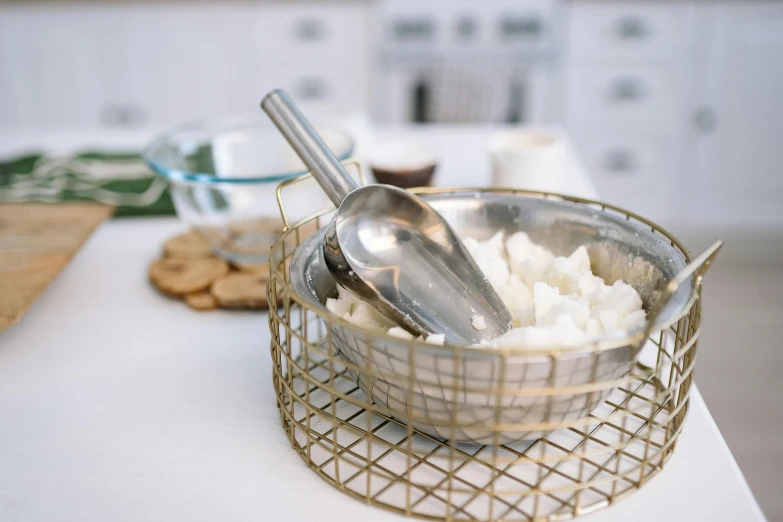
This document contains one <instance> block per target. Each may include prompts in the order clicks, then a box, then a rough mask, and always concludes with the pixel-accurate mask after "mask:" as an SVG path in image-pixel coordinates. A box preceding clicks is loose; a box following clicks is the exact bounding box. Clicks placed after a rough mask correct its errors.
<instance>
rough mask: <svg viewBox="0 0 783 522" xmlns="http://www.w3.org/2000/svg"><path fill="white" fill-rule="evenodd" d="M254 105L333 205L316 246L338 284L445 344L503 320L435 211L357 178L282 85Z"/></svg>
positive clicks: (479, 336) (494, 332)
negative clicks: (442, 337)
mask: <svg viewBox="0 0 783 522" xmlns="http://www.w3.org/2000/svg"><path fill="white" fill-rule="evenodd" d="M261 108H262V109H263V110H264V111H265V112H266V113H267V114H268V115H269V118H270V119H271V120H272V121H273V122H274V123H275V125H276V126H277V128H278V129H279V130H280V132H281V133H282V134H283V136H284V137H285V138H286V140H287V141H288V143H289V144H290V145H291V147H292V148H293V149H294V151H295V152H296V153H297V154H298V155H299V157H300V158H301V159H302V161H303V162H304V164H305V165H306V166H307V168H308V169H310V170H311V171H312V172H313V175H314V177H315V179H316V180H317V181H318V183H319V184H320V185H321V188H322V189H323V190H324V192H326V194H327V196H329V198H330V199H331V200H332V202H333V203H334V204H335V205H336V206H337V207H338V209H337V213H336V214H335V216H334V218H333V219H332V222H331V223H330V224H329V226H328V227H327V229H326V234H325V236H324V245H323V252H324V260H325V261H326V265H327V266H328V267H329V271H330V272H331V273H332V276H333V277H334V278H335V280H336V281H337V283H338V284H339V285H340V286H342V287H344V288H346V289H347V290H349V291H350V292H351V293H353V294H354V295H356V296H357V297H359V298H360V299H362V300H363V301H365V302H367V303H368V304H370V305H371V306H373V307H374V308H375V309H377V310H378V311H379V312H380V313H381V314H383V315H384V316H386V317H388V318H389V319H390V320H392V321H393V322H395V323H397V324H398V325H399V326H401V327H403V328H405V329H406V330H408V331H409V332H410V333H412V334H414V335H431V334H438V333H442V334H444V335H445V342H446V343H447V344H450V345H455V346H459V345H463V346H464V345H471V344H475V343H480V342H481V341H483V340H487V341H489V340H491V339H494V338H495V337H498V336H500V335H502V334H503V333H505V332H507V331H508V330H509V329H510V328H511V314H510V313H509V311H508V309H507V308H506V306H505V304H503V301H502V300H501V299H500V297H499V296H498V294H497V292H495V290H494V288H492V285H490V283H489V281H488V280H487V278H486V277H485V276H484V274H483V273H482V272H481V270H480V269H479V267H478V266H477V265H476V262H475V261H474V260H473V258H472V257H471V256H470V254H469V253H468V251H467V249H466V248H465V246H464V245H463V244H462V242H461V241H460V239H459V238H458V237H457V235H456V234H455V233H454V231H453V230H452V229H451V227H450V226H449V224H448V223H446V221H445V220H444V219H443V218H442V217H441V216H440V214H438V213H437V212H436V211H435V210H433V209H432V208H431V207H430V206H429V205H428V204H427V203H426V202H424V201H423V200H422V199H420V198H418V197H416V196H414V195H413V194H411V193H409V192H406V191H404V190H402V189H399V188H396V187H392V186H389V185H367V186H364V187H359V186H357V184H356V182H355V181H354V180H353V178H352V177H351V176H350V175H349V174H348V173H347V172H346V171H345V169H344V168H343V167H342V165H341V164H340V162H339V161H338V159H337V158H336V157H335V156H334V154H332V152H331V151H330V150H329V148H328V147H327V146H326V145H325V144H324V142H323V140H321V138H320V137H319V136H318V134H317V133H316V132H315V130H313V127H312V126H311V125H310V123H309V122H308V121H307V120H306V119H305V117H304V116H303V115H302V113H301V112H300V111H299V108H298V107H297V106H296V104H295V103H294V102H293V100H292V99H291V98H290V97H289V96H288V94H287V93H286V92H285V91H283V90H280V89H277V90H274V91H272V92H270V93H269V94H267V95H266V96H265V97H264V99H263V100H262V101H261ZM477 316H478V318H480V319H477V318H476V317H477ZM474 319H475V320H474ZM482 323H483V327H482ZM474 324H476V325H477V326H478V327H479V328H481V329H477V328H476V327H474Z"/></svg>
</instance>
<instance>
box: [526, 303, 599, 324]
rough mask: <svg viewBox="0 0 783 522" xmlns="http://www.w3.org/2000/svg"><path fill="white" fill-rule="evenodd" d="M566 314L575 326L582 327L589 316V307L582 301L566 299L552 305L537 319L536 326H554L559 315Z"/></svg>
mask: <svg viewBox="0 0 783 522" xmlns="http://www.w3.org/2000/svg"><path fill="white" fill-rule="evenodd" d="M563 316H567V317H569V318H570V319H571V321H572V322H573V323H574V324H575V325H576V326H577V327H580V328H581V327H583V326H584V324H585V323H586V322H587V320H588V319H589V318H590V309H589V308H588V306H587V305H586V304H584V303H580V302H579V301H574V300H570V299H567V300H565V301H562V302H560V303H557V304H555V305H552V306H551V307H550V308H549V310H547V312H546V313H545V314H544V315H542V316H541V317H540V318H539V319H538V320H537V321H536V326H554V325H556V324H557V322H558V321H559V320H560V318H561V317H563Z"/></svg>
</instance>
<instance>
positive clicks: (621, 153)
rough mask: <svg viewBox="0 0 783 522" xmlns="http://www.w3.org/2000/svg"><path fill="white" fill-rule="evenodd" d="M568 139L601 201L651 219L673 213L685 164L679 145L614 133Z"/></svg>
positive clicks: (669, 215)
mask: <svg viewBox="0 0 783 522" xmlns="http://www.w3.org/2000/svg"><path fill="white" fill-rule="evenodd" d="M593 135H595V134H593ZM573 137H574V143H575V144H576V147H577V149H578V150H579V152H580V154H581V155H582V157H583V159H584V162H585V165H586V166H587V169H588V171H589V172H590V175H591V176H592V177H593V180H594V181H595V184H596V186H597V187H598V190H599V192H600V194H601V198H602V199H603V200H604V201H607V202H609V203H613V204H616V205H619V206H621V207H624V208H627V209H628V210H631V211H633V212H636V213H638V214H640V215H642V216H644V217H646V218H649V219H652V220H662V221H665V220H667V219H670V218H672V217H673V216H675V215H676V211H677V209H676V208H674V202H675V195H676V191H677V189H678V187H682V186H683V184H684V182H685V181H684V179H685V175H686V174H687V172H686V170H687V165H688V163H687V158H688V156H687V151H686V150H685V147H684V145H683V143H682V142H681V141H679V140H672V139H669V138H665V137H657V136H655V135H645V134H639V135H623V134H619V133H618V134H614V135H612V134H611V133H600V137H598V138H593V137H592V136H591V135H590V134H585V133H576V134H574V136H573Z"/></svg>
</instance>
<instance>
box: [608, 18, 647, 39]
mask: <svg viewBox="0 0 783 522" xmlns="http://www.w3.org/2000/svg"><path fill="white" fill-rule="evenodd" d="M615 34H617V37H618V38H620V39H621V40H641V39H643V38H646V37H647V35H648V34H649V29H648V28H647V24H645V23H644V20H642V19H641V18H638V17H636V16H624V17H623V18H620V19H619V20H617V25H616V26H615Z"/></svg>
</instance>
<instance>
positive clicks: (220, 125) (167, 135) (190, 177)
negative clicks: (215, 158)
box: [142, 114, 355, 185]
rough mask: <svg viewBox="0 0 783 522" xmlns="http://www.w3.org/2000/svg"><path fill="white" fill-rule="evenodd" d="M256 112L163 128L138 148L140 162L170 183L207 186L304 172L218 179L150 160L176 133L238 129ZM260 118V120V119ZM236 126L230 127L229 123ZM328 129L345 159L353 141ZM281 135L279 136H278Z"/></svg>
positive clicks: (274, 180) (255, 117) (284, 177)
mask: <svg viewBox="0 0 783 522" xmlns="http://www.w3.org/2000/svg"><path fill="white" fill-rule="evenodd" d="M260 116H261V115H260V114H244V115H239V116H229V117H223V118H209V119H201V120H192V121H188V122H185V123H181V124H179V125H176V126H174V127H172V128H170V129H168V130H167V131H165V132H163V133H160V134H158V135H156V136H155V137H154V138H153V139H152V141H150V142H149V143H148V144H147V146H145V147H144V150H143V151H142V158H143V159H144V162H145V163H147V165H148V166H149V167H150V168H151V169H152V170H153V171H154V172H155V173H156V174H158V175H159V176H161V177H163V178H165V179H167V180H169V181H174V182H181V181H190V182H198V183H206V184H210V185H219V184H221V183H279V182H281V181H285V180H287V179H291V178H294V177H296V176H300V175H302V174H306V173H307V172H308V170H307V169H302V170H297V171H287V172H278V173H273V174H267V175H264V176H257V177H241V178H219V177H216V176H215V175H214V174H208V173H204V172H193V171H186V170H181V169H176V168H169V167H166V166H164V165H163V164H162V163H159V162H158V161H156V160H154V159H153V154H152V153H153V151H154V150H155V149H156V148H157V147H159V146H160V145H161V144H163V143H165V142H167V141H168V142H176V137H177V135H178V134H179V133H182V132H185V131H191V130H208V129H209V128H210V127H214V128H215V135H217V134H219V133H221V132H227V131H232V130H242V129H245V128H248V127H252V124H253V123H256V122H257V121H258V120H259V118H260ZM261 121H263V120H261ZM234 125H235V126H236V127H235V128H233V129H232V126H234ZM269 125H270V128H271V129H275V127H274V125H273V124H272V122H271V121H270V122H269ZM326 128H328V130H329V131H330V132H337V133H339V134H341V135H342V136H343V137H345V138H346V139H347V142H348V147H347V149H346V151H345V152H344V153H342V154H340V155H338V156H337V159H338V160H340V161H345V160H346V159H348V158H350V157H351V155H352V154H353V150H354V147H355V143H354V140H353V137H352V136H351V135H350V134H349V133H348V132H347V131H345V130H343V129H342V128H339V127H337V126H335V127H331V126H329V127H326ZM281 138H282V136H281Z"/></svg>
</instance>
